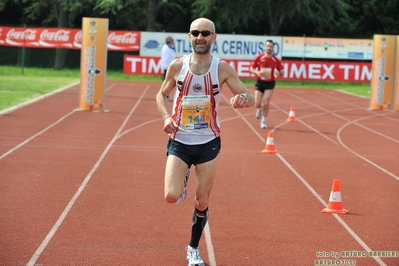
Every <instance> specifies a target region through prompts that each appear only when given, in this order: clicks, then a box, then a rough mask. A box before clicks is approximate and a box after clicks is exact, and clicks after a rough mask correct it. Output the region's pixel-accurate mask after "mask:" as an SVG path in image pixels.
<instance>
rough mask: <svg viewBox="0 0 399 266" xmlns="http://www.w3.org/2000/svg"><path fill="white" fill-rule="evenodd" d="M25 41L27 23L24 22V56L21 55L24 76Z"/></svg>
mask: <svg viewBox="0 0 399 266" xmlns="http://www.w3.org/2000/svg"><path fill="white" fill-rule="evenodd" d="M25 41H26V24H25V23H24V45H23V46H22V56H21V61H22V62H21V67H22V76H23V75H24V66H25Z"/></svg>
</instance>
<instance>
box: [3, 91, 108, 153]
mask: <svg viewBox="0 0 399 266" xmlns="http://www.w3.org/2000/svg"><path fill="white" fill-rule="evenodd" d="M71 86H75V85H71ZM114 86H115V83H114V84H112V85H111V86H109V87H108V88H107V90H106V91H108V90H110V89H112V88H113V87H114ZM67 88H69V87H65V88H62V89H59V90H57V91H55V92H52V93H48V94H46V95H44V96H41V97H38V98H36V99H34V100H32V101H30V102H27V103H24V104H22V105H19V106H17V107H14V108H12V110H11V111H14V110H16V109H19V108H21V107H23V106H26V105H28V104H31V103H33V102H36V101H39V100H41V99H43V98H46V97H48V96H49V95H52V94H55V93H58V92H60V91H62V90H65V89H67ZM11 111H9V112H11ZM76 111H79V110H77V109H74V110H72V111H71V112H69V113H68V114H66V115H64V116H63V117H61V118H60V119H58V120H57V121H55V122H54V123H52V124H50V125H49V126H47V127H46V128H45V129H43V130H41V131H39V132H38V133H36V134H35V135H33V136H32V137H30V138H28V139H26V140H24V141H23V142H21V143H20V144H18V145H17V146H15V147H14V148H12V149H10V150H9V151H7V152H5V153H3V154H2V155H1V156H0V160H1V159H3V158H4V157H6V156H8V155H10V154H11V153H13V152H14V151H16V150H17V149H19V148H21V147H22V146H24V145H25V144H26V143H28V142H30V141H31V140H33V139H34V138H36V137H38V136H40V135H41V134H43V133H45V132H46V131H47V130H49V129H50V128H52V127H54V126H56V125H58V124H59V123H60V122H61V121H63V120H64V119H65V118H67V117H68V116H70V115H71V114H73V113H74V112H76Z"/></svg>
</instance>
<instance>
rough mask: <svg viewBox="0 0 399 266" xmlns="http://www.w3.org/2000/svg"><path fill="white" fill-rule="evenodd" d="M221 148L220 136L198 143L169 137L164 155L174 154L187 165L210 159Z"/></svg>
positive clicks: (214, 156)
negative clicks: (192, 143)
mask: <svg viewBox="0 0 399 266" xmlns="http://www.w3.org/2000/svg"><path fill="white" fill-rule="evenodd" d="M220 148H221V140H220V137H217V138H214V139H213V140H211V141H209V142H207V143H204V144H199V145H187V144H183V143H181V142H178V141H176V140H173V139H169V141H168V144H167V146H166V155H175V156H177V157H179V158H180V159H182V160H183V161H184V162H185V163H186V164H187V167H189V168H190V167H191V165H192V164H193V165H196V164H201V163H206V162H209V161H212V160H213V159H215V158H216V156H217V155H218V154H219V152H220Z"/></svg>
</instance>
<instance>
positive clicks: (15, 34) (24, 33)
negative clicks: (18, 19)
mask: <svg viewBox="0 0 399 266" xmlns="http://www.w3.org/2000/svg"><path fill="white" fill-rule="evenodd" d="M36 33H37V30H34V29H24V30H19V31H18V30H16V29H10V30H9V31H8V33H7V38H8V39H13V40H28V41H34V40H35V39H36Z"/></svg>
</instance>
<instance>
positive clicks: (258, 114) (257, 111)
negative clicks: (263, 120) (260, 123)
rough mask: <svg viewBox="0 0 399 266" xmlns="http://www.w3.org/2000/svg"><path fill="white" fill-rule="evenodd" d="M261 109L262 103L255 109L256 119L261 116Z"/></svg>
mask: <svg viewBox="0 0 399 266" xmlns="http://www.w3.org/2000/svg"><path fill="white" fill-rule="evenodd" d="M262 111H263V105H262V106H261V107H260V108H258V109H256V119H259V118H260V117H261V116H262Z"/></svg>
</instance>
